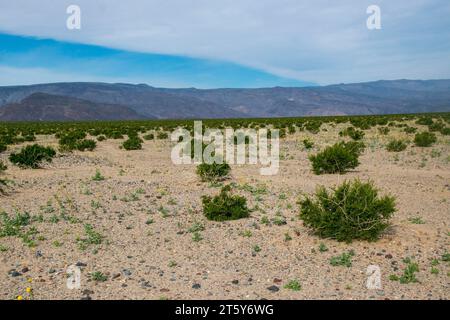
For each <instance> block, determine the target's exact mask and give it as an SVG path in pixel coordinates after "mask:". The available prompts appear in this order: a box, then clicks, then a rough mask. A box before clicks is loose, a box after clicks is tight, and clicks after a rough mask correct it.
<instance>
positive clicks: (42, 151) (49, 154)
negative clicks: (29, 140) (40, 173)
mask: <svg viewBox="0 0 450 320" xmlns="http://www.w3.org/2000/svg"><path fill="white" fill-rule="evenodd" d="M55 155H56V152H55V150H54V149H53V148H51V147H43V146H41V145H38V144H33V145H29V146H26V147H24V148H22V149H21V150H20V152H19V153H11V155H10V156H9V161H11V162H12V163H13V164H15V165H18V166H20V167H25V168H38V167H39V165H40V163H41V162H42V161H48V162H51V161H52V159H53V157H54V156H55Z"/></svg>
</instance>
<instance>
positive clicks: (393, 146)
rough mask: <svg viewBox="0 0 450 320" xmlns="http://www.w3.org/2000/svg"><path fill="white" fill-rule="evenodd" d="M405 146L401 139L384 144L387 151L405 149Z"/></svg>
mask: <svg viewBox="0 0 450 320" xmlns="http://www.w3.org/2000/svg"><path fill="white" fill-rule="evenodd" d="M406 147H407V144H406V142H405V141H403V140H396V139H394V140H392V141H390V142H389V143H388V144H387V145H386V150H387V151H389V152H400V151H403V150H405V149H406Z"/></svg>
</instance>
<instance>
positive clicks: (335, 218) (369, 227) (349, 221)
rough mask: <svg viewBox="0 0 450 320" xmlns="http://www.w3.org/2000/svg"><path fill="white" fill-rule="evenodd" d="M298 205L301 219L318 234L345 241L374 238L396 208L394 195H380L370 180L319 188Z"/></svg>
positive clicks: (383, 228) (380, 231)
mask: <svg viewBox="0 0 450 320" xmlns="http://www.w3.org/2000/svg"><path fill="white" fill-rule="evenodd" d="M299 204H300V218H301V219H302V220H303V221H304V223H305V225H306V226H308V227H311V228H312V229H313V230H314V232H315V233H316V234H317V235H319V236H320V237H323V238H332V239H336V240H338V241H346V242H350V241H352V240H353V239H361V240H368V241H374V240H377V239H378V238H379V237H380V235H381V234H382V232H383V231H384V230H385V229H386V228H387V227H388V226H389V219H390V218H391V216H392V214H393V213H394V212H395V210H396V209H395V198H394V197H391V196H384V197H379V196H378V190H377V189H376V188H375V187H374V185H373V183H372V182H367V183H364V182H361V181H360V180H358V179H357V180H354V181H353V182H347V181H346V182H344V183H343V184H342V185H340V186H339V187H337V188H335V189H332V190H331V192H328V191H327V190H326V189H325V187H323V186H322V187H319V188H318V189H317V191H316V194H315V199H313V198H309V197H308V196H306V197H305V198H304V199H303V200H301V201H300V202H299Z"/></svg>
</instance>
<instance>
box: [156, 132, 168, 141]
mask: <svg viewBox="0 0 450 320" xmlns="http://www.w3.org/2000/svg"><path fill="white" fill-rule="evenodd" d="M156 137H157V138H158V139H160V140H163V139H167V138H169V134H168V133H167V132H165V131H159V132H158V133H157V135H156Z"/></svg>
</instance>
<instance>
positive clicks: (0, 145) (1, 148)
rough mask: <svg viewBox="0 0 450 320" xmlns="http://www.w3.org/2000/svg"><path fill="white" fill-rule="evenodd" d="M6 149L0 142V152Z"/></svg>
mask: <svg viewBox="0 0 450 320" xmlns="http://www.w3.org/2000/svg"><path fill="white" fill-rule="evenodd" d="M6 149H7V147H6V144H2V143H0V153H2V152H4V151H6Z"/></svg>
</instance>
